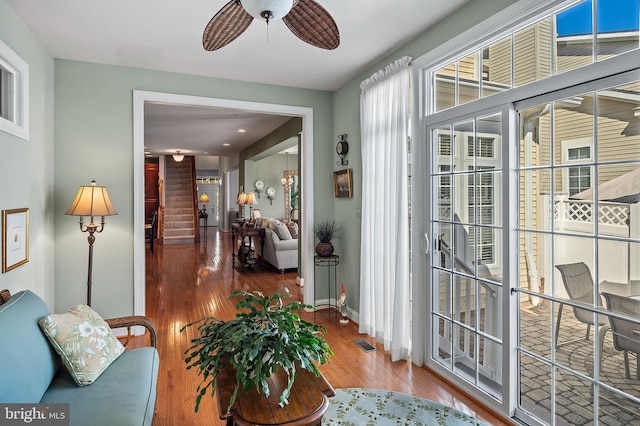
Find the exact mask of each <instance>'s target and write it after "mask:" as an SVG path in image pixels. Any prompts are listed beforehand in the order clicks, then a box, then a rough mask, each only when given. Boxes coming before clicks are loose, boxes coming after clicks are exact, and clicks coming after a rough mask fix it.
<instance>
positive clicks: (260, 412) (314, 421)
mask: <svg viewBox="0 0 640 426" xmlns="http://www.w3.org/2000/svg"><path fill="white" fill-rule="evenodd" d="M268 382H269V390H270V392H271V393H270V395H269V397H265V396H264V394H263V393H262V392H258V391H257V390H256V389H251V390H250V391H248V392H245V391H244V390H243V389H240V390H239V391H238V396H237V398H236V402H235V404H234V406H233V408H232V410H231V413H229V415H227V407H228V406H229V399H230V398H231V394H232V393H233V389H234V387H235V383H236V382H235V372H234V370H233V369H231V368H229V369H226V370H224V371H223V372H221V373H220V374H219V375H218V377H217V378H216V382H215V390H216V401H217V403H218V411H219V413H220V418H221V419H223V420H226V421H227V425H229V426H231V425H241V426H249V425H296V426H298V425H299V426H302V425H319V424H320V423H321V421H322V416H324V413H325V412H326V411H327V408H328V407H329V399H328V398H327V397H331V396H334V395H335V391H334V390H333V387H332V386H331V385H330V384H329V382H327V380H326V379H325V378H324V376H322V374H320V376H316V375H315V374H313V373H311V372H309V371H307V370H305V369H303V368H300V367H298V369H297V370H296V379H295V381H294V382H293V387H292V388H291V395H290V396H289V404H288V405H285V406H284V408H282V407H280V406H279V405H278V398H279V397H280V392H281V391H282V389H284V388H286V386H287V375H286V374H285V373H284V371H283V370H282V369H281V368H280V369H278V372H277V373H276V374H274V375H273V376H271V378H270V379H269V380H268Z"/></svg>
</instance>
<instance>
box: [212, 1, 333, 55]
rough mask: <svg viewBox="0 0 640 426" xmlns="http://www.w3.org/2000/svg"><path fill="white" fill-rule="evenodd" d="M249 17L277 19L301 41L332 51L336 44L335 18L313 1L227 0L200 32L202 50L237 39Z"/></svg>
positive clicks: (247, 23) (247, 24)
mask: <svg viewBox="0 0 640 426" xmlns="http://www.w3.org/2000/svg"><path fill="white" fill-rule="evenodd" d="M253 18H257V19H261V20H264V21H266V23H267V25H268V24H269V22H271V21H273V20H276V19H280V18H282V20H283V21H284V23H285V24H286V26H287V27H289V29H290V30H291V32H292V33H293V34H294V35H295V36H296V37H298V38H299V39H300V40H302V41H304V42H305V43H309V44H311V45H312V46H316V47H319V48H321V49H327V50H333V49H335V48H336V47H338V45H339V44H340V32H339V31H338V26H337V25H336V23H335V21H334V20H333V18H332V17H331V15H329V12H327V11H326V10H325V9H324V8H323V7H322V6H320V5H319V4H318V3H316V2H315V1H314V0H231V1H230V2H229V3H227V4H226V5H224V6H223V7H222V9H220V11H218V13H216V14H215V16H214V17H213V18H211V21H209V23H208V24H207V27H206V28H205V29H204V34H203V35H202V46H203V47H204V49H205V50H209V51H211V50H218V49H220V48H221V47H224V46H226V45H227V44H229V43H231V42H232V41H233V40H235V39H236V38H238V37H239V36H240V34H242V33H243V32H244V31H245V30H246V29H247V28H248V27H249V25H250V24H251V22H252V21H253Z"/></svg>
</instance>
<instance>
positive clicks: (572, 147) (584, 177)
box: [562, 138, 593, 197]
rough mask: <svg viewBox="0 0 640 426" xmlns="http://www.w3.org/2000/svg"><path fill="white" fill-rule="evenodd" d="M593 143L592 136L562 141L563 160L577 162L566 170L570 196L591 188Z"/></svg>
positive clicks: (568, 162)
mask: <svg viewBox="0 0 640 426" xmlns="http://www.w3.org/2000/svg"><path fill="white" fill-rule="evenodd" d="M592 144H593V141H592V138H582V139H576V140H570V141H563V142H562V146H563V149H564V152H563V157H564V158H563V162H564V163H565V164H568V165H571V164H575V166H571V167H568V168H567V169H566V170H565V171H566V173H565V182H564V188H565V191H567V192H568V193H569V196H570V197H571V196H573V195H575V194H578V193H580V192H582V191H585V190H587V189H589V188H591V181H592V179H591V166H590V164H591V163H592V161H593V156H592Z"/></svg>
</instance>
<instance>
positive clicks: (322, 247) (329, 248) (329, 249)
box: [316, 242, 333, 257]
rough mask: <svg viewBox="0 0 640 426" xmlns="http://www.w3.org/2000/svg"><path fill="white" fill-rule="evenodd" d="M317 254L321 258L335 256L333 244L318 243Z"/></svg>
mask: <svg viewBox="0 0 640 426" xmlns="http://www.w3.org/2000/svg"><path fill="white" fill-rule="evenodd" d="M316 254H317V255H318V256H320V257H329V256H331V255H332V254H333V244H331V243H330V242H329V243H318V245H317V246H316Z"/></svg>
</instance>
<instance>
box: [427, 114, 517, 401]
mask: <svg viewBox="0 0 640 426" xmlns="http://www.w3.org/2000/svg"><path fill="white" fill-rule="evenodd" d="M508 117H509V111H508V109H502V110H494V111H485V112H483V113H481V114H476V115H471V116H459V117H453V118H452V119H449V120H447V121H445V122H441V123H438V124H434V125H432V126H430V127H429V128H428V129H427V132H428V134H429V136H430V138H429V139H430V141H431V143H430V154H431V155H430V158H431V159H432V160H431V165H430V170H431V172H430V174H429V181H430V182H429V185H428V186H429V187H430V188H431V189H432V193H431V203H430V206H431V209H430V210H431V211H430V217H431V220H430V225H429V240H430V241H431V246H432V247H431V255H430V258H429V259H430V278H431V285H430V295H429V297H430V306H431V309H430V310H431V314H430V316H431V318H430V319H431V321H430V325H431V339H432V340H431V359H432V360H433V361H435V362H436V363H437V364H438V366H439V367H441V368H443V369H445V370H447V371H449V372H451V373H452V374H454V375H455V376H457V377H458V378H460V379H461V380H463V381H465V382H467V383H468V384H469V385H471V386H473V387H475V388H477V389H481V390H482V391H483V392H484V393H485V394H486V395H487V396H489V397H490V398H492V399H494V400H495V401H502V399H503V393H504V390H503V385H504V380H503V379H504V373H505V367H504V365H503V364H504V340H503V336H504V335H505V322H504V321H503V318H504V315H505V302H506V301H508V293H505V292H506V290H505V288H504V284H503V283H504V282H506V281H505V277H506V274H507V273H508V265H509V259H508V253H509V242H508V241H507V240H505V237H506V236H508V235H507V234H505V231H504V229H509V223H510V218H509V216H510V213H509V210H508V209H507V208H505V207H506V205H505V204H504V202H503V199H504V194H506V193H508V191H509V179H508V178H507V174H506V173H505V170H508V168H507V167H506V166H507V165H508V164H509V162H508V161H507V159H508V157H509V156H510V155H512V154H510V153H509V145H508V144H507V143H506V141H507V140H508V137H507V135H508V134H509V118H508Z"/></svg>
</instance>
